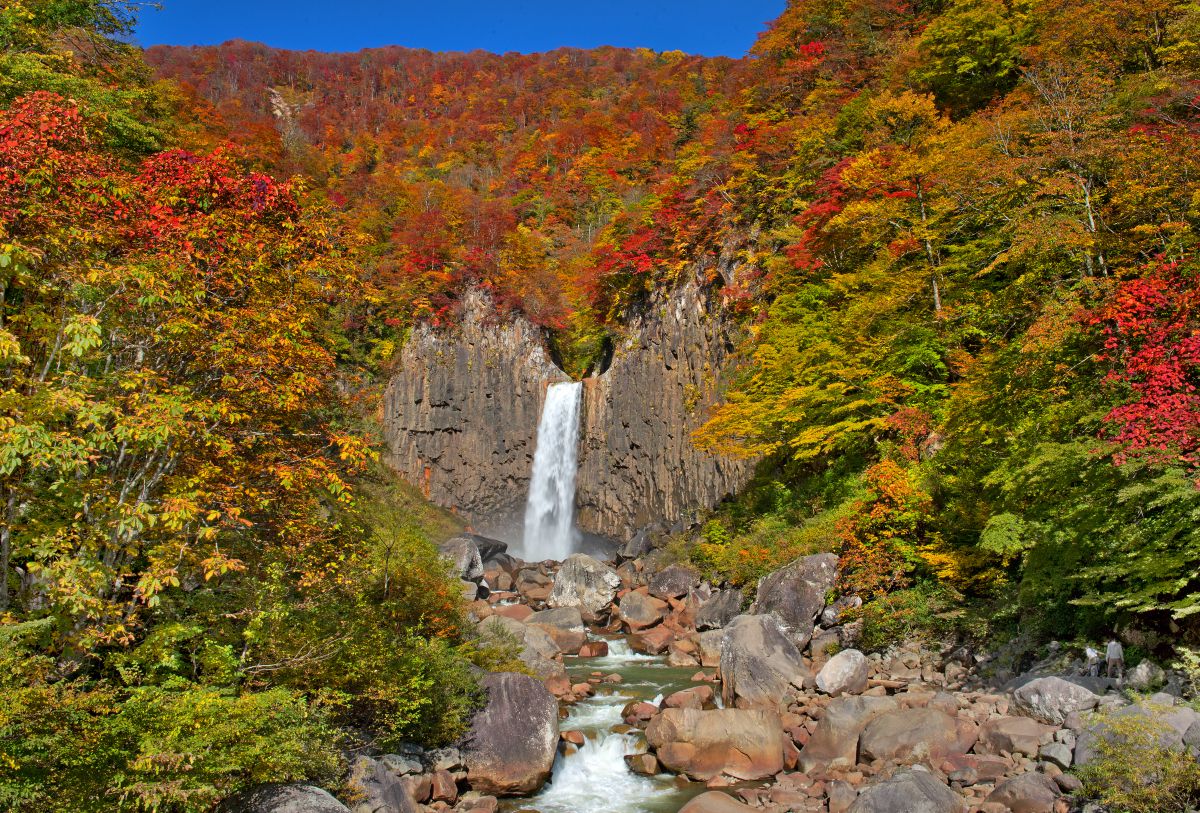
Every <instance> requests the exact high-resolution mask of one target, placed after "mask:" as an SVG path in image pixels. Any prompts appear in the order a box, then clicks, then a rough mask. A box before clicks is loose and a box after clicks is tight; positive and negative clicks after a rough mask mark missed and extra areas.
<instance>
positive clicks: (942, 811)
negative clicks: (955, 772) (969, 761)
mask: <svg viewBox="0 0 1200 813" xmlns="http://www.w3.org/2000/svg"><path fill="white" fill-rule="evenodd" d="M965 809H966V804H965V803H964V801H963V799H962V797H961V796H959V795H958V794H957V793H955V792H954V791H952V790H950V788H948V787H946V786H945V785H943V784H942V783H941V782H939V781H938V780H937V779H935V778H934V777H933V775H932V774H930V773H929V772H928V771H922V770H918V769H915V768H914V769H910V770H902V771H897V772H896V773H895V775H893V776H892V778H891V779H885V780H884V781H882V782H877V783H875V784H873V785H868V786H867V787H865V788H863V789H862V790H861V791H859V794H858V798H857V799H856V800H855V801H854V804H852V805H850V810H849V811H848V813H900V811H904V813H962V811H963V810H965Z"/></svg>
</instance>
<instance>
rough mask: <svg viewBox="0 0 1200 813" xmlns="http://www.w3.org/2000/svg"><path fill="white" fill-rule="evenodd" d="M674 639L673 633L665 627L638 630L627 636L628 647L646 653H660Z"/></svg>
mask: <svg viewBox="0 0 1200 813" xmlns="http://www.w3.org/2000/svg"><path fill="white" fill-rule="evenodd" d="M674 640H675V633H673V632H671V630H669V629H667V628H666V627H651V628H650V629H648V630H639V631H638V632H635V633H633V634H632V635H630V636H629V647H630V649H632V650H633V651H634V652H642V653H645V654H647V655H661V654H662V653H664V652H666V651H667V648H668V647H669V646H671V642H672V641H674Z"/></svg>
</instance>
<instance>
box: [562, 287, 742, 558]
mask: <svg viewBox="0 0 1200 813" xmlns="http://www.w3.org/2000/svg"><path fill="white" fill-rule="evenodd" d="M713 311H714V309H712V308H710V306H709V303H708V302H707V300H706V298H705V296H704V293H703V291H702V290H701V288H700V287H699V286H698V285H696V284H695V283H688V284H687V285H685V286H683V287H681V288H679V289H677V290H675V291H673V292H671V293H670V294H662V295H660V296H658V297H656V299H655V301H654V302H653V303H652V305H651V306H650V307H649V308H648V309H647V310H646V311H645V313H643V314H642V315H641V316H639V317H637V318H635V319H634V320H633V321H632V322H631V323H630V324H629V326H628V332H627V333H626V338H625V340H624V341H623V342H622V343H620V344H619V345H618V347H617V349H616V353H615V354H614V357H613V362H612V365H611V366H610V367H609V368H608V370H606V371H605V372H604V373H602V374H601V375H599V376H597V377H595V378H591V379H588V380H587V381H585V382H584V390H583V392H584V404H583V418H582V421H583V426H582V427H581V431H580V435H581V436H582V443H583V447H582V449H581V450H580V452H581V453H580V461H579V479H578V491H577V495H576V504H577V505H578V507H579V526H580V527H581V528H584V529H585V530H592V529H595V531H596V532H597V533H603V534H605V535H608V536H615V537H617V538H622V539H625V538H628V537H629V536H632V535H633V533H634V532H635V531H636V530H637V529H638V528H642V527H645V526H646V525H648V524H650V523H652V522H656V521H662V520H665V521H666V523H667V524H668V525H669V524H671V523H674V522H676V521H678V520H680V519H685V518H687V517H688V516H689V515H690V514H692V513H694V512H695V511H696V509H698V508H709V507H711V506H713V505H715V504H716V503H717V502H718V501H719V500H720V499H721V498H722V497H724V496H726V495H727V494H731V493H733V492H735V491H737V490H738V489H739V488H740V487H741V486H743V485H744V484H745V483H746V480H747V479H748V478H749V476H750V474H751V470H752V465H751V464H750V463H749V462H747V461H740V460H730V459H728V458H719V457H714V456H712V455H709V454H706V453H704V452H701V451H700V450H698V449H697V448H696V447H695V446H694V445H693V444H692V441H691V434H692V432H693V431H694V430H695V429H697V428H698V427H699V426H700V425H701V424H702V423H704V420H705V418H706V417H707V415H708V410H709V407H711V406H712V405H713V403H715V401H716V399H717V396H718V394H719V393H718V385H719V378H720V375H721V372H722V370H723V369H724V368H725V366H726V365H727V363H728V361H729V355H730V352H731V350H732V342H731V338H730V335H729V330H730V327H729V325H728V324H727V323H726V322H725V320H723V319H721V318H720V317H719V316H718V315H716V314H715V313H714V312H713Z"/></svg>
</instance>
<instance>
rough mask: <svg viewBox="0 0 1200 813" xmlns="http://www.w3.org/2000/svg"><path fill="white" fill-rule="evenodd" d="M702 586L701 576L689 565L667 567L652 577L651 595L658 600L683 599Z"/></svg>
mask: <svg viewBox="0 0 1200 813" xmlns="http://www.w3.org/2000/svg"><path fill="white" fill-rule="evenodd" d="M699 584H700V574H699V573H698V572H696V569H695V568H692V567H688V566H687V565H680V564H674V565H667V566H666V567H664V568H663V569H662V570H660V571H658V572H657V573H655V574H654V575H653V576H651V577H650V595H652V596H654V597H656V598H682V597H683V596H686V595H687V594H688V591H690V590H691V589H692V588H693V587H698V586H699Z"/></svg>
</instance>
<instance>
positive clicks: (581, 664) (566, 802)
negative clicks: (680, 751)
mask: <svg viewBox="0 0 1200 813" xmlns="http://www.w3.org/2000/svg"><path fill="white" fill-rule="evenodd" d="M592 637H593V638H597V636H594V635H593V636H592ZM599 640H605V641H607V642H608V645H609V650H608V651H609V654H608V655H605V656H603V657H598V658H580V657H577V656H567V657H565V658H564V659H563V660H564V663H565V665H566V667H567V673H568V674H569V675H570V676H571V680H572V682H576V683H583V682H587V680H588V678H590V677H593V673H594V672H600V673H602V674H604V675H610V674H618V675H620V676H621V679H622V680H621V682H620V683H616V684H608V683H600V684H599V685H597V686H596V694H595V695H594V696H592V697H589V698H586V699H584V700H581V701H579V702H578V703H575V704H574V705H572V706H570V707H569V713H568V716H567V717H566V718H565V719H564V720H563V721H562V724H561V729H562V730H563V731H579V732H580V733H582V734H583V735H584V737H585V738H586V739H585V741H584V744H583V747H582V748H579V749H578V750H574V751H573V753H565V754H564V753H563V752H562V750H561V749H560V751H559V754H558V757H557V758H556V759H555V761H554V773H553V775H552V776H551V780H550V782H549V783H547V785H546V786H545V787H544V788H542V790H541V791H540V792H538V793H537V794H536V795H534V796H531V797H528V798H524V799H511V800H508V801H506V802H505V803H504V804H503V805H502V806H501V810H502V811H505V812H506V813H518V811H537V813H675V811H677V810H679V809H680V808H681V807H683V805H684V804H686V803H687V801H688V800H689V799H691V798H692V797H693V796H696V795H698V794H700V793H703V792H704V791H705V790H706V788H705V786H704V785H703V784H702V783H699V782H690V783H689V782H685V781H684V780H682V779H680V778H678V777H675V776H671V775H668V774H662V775H659V776H654V777H647V776H639V775H637V774H635V773H633V772H632V771H630V770H629V767H628V766H627V765H626V764H625V755H626V754H635V753H639V752H642V751H645V750H646V743H645V739H644V738H643V736H642V733H641V732H640V731H636V730H634V731H630V732H629V733H624V734H622V733H617V732H614V731H613V728H614V727H618V726H621V725H622V723H623V722H624V721H623V720H622V719H621V710H622V709H623V708H624V707H625V705H626V704H628V703H629V702H631V701H634V700H648V701H655V702H658V701H661V700H662V698H663V697H664V696H665V695H669V694H671V693H672V692H676V691H679V690H680V689H687V688H691V687H694V686H695V685H696V683H695V682H693V681H692V679H691V678H692V676H693V675H694V674H695V673H696V667H691V668H676V667H671V666H667V662H666V657H665V656H660V655H641V654H638V653H636V652H633V651H632V650H631V649H630V648H629V644H628V643H626V641H625V639H624V638H620V637H615V638H602V639H599Z"/></svg>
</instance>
